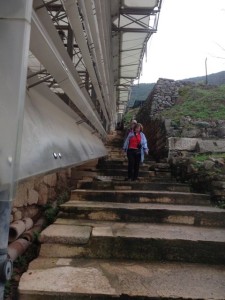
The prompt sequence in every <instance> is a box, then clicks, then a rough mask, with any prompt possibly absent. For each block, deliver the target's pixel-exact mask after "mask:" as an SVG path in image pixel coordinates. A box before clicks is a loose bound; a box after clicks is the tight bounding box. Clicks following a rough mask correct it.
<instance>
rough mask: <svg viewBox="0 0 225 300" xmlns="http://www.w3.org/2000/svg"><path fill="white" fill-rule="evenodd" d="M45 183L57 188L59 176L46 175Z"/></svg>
mask: <svg viewBox="0 0 225 300" xmlns="http://www.w3.org/2000/svg"><path fill="white" fill-rule="evenodd" d="M43 182H44V183H45V184H47V185H48V186H50V187H54V186H56V183H57V175H56V173H53V174H49V175H45V176H44V178H43Z"/></svg>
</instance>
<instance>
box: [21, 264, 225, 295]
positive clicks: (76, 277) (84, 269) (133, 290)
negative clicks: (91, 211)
mask: <svg viewBox="0 0 225 300" xmlns="http://www.w3.org/2000/svg"><path fill="white" fill-rule="evenodd" d="M224 286H225V267H224V266H217V265H201V264H190V263H188V264H187V263H162V262H152V263H146V262H140V261H132V262H131V261H126V260H123V261H121V260H119V261H116V260H114V261H111V260H94V259H89V260H87V259H86V260H83V259H66V258H63V259H61V258H54V259H53V258H51V259H50V258H38V259H36V260H34V261H33V262H31V264H30V265H29V270H28V271H27V272H26V273H24V274H23V275H22V277H21V280H20V283H19V299H20V300H46V299H47V300H89V299H95V300H106V299H123V300H128V299H133V300H138V299H139V300H144V299H145V300H147V299H149V300H153V299H154V300H169V299H170V300H172V299H183V300H199V299H201V300H203V299H204V300H209V299H210V300H222V299H225V289H224Z"/></svg>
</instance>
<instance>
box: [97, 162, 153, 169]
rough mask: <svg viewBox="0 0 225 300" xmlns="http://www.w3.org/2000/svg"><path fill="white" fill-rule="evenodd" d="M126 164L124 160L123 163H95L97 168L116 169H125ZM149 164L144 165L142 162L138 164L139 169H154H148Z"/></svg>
mask: <svg viewBox="0 0 225 300" xmlns="http://www.w3.org/2000/svg"><path fill="white" fill-rule="evenodd" d="M127 167H128V164H127V161H125V162H124V163H123V164H114V163H110V164H102V163H100V164H98V165H97V169H99V170H107V169H111V170H114V169H117V170H127ZM149 168H150V167H149V165H144V164H140V168H139V169H140V170H145V171H154V170H149Z"/></svg>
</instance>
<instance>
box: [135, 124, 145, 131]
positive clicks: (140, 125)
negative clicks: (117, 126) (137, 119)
mask: <svg viewBox="0 0 225 300" xmlns="http://www.w3.org/2000/svg"><path fill="white" fill-rule="evenodd" d="M137 127H140V131H143V126H142V124H141V123H137V124H136V125H135V126H134V130H135V129H136V128H137Z"/></svg>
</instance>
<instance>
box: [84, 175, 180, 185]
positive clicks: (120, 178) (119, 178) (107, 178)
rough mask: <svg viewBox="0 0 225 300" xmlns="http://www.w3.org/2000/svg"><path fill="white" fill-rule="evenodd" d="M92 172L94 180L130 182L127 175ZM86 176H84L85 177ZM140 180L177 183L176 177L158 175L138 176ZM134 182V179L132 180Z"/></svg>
mask: <svg viewBox="0 0 225 300" xmlns="http://www.w3.org/2000/svg"><path fill="white" fill-rule="evenodd" d="M91 175H92V174H90V173H89V176H88V178H93V181H104V182H115V183H117V182H123V183H125V184H127V183H130V182H129V181H126V180H125V179H126V177H127V176H107V175H105V176H104V175H98V174H95V176H94V177H92V176H91ZM84 177H86V176H83V178H84ZM138 182H145V183H149V182H159V183H166V184H167V183H176V180H175V178H172V177H171V178H161V177H156V176H151V177H141V176H139V177H138ZM131 183H132V181H131Z"/></svg>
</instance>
